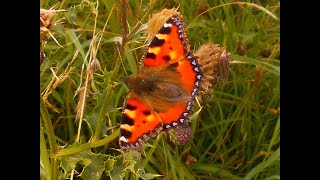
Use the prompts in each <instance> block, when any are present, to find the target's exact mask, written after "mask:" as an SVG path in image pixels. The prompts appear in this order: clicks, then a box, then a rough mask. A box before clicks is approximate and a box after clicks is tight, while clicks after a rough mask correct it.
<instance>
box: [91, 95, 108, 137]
mask: <svg viewBox="0 0 320 180" xmlns="http://www.w3.org/2000/svg"><path fill="white" fill-rule="evenodd" d="M104 93H105V96H104V99H103V103H102V107H101V110H100V113H99V117H98V119H97V128H96V131H95V132H94V135H93V137H92V138H93V140H98V139H99V138H100V132H101V128H102V126H103V123H105V122H104V119H105V114H106V110H107V105H108V103H109V98H110V90H109V89H106V91H105V92H104Z"/></svg>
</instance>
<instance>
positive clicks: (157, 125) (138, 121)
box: [119, 93, 162, 151]
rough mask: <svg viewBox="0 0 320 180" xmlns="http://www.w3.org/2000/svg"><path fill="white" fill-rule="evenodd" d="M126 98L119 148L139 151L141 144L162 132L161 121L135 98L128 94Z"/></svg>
mask: <svg viewBox="0 0 320 180" xmlns="http://www.w3.org/2000/svg"><path fill="white" fill-rule="evenodd" d="M127 97H128V100H127V102H126V103H125V107H124V109H123V112H122V123H121V126H120V133H121V135H120V139H119V141H120V146H121V147H122V149H124V151H128V150H131V149H135V150H140V148H141V144H142V143H143V142H145V141H147V140H149V139H150V137H155V136H156V135H157V134H158V133H159V132H160V131H161V130H162V121H161V119H160V117H159V115H158V114H157V113H156V112H154V111H152V110H151V109H150V108H149V107H148V106H147V105H145V104H144V103H143V102H142V101H140V100H138V98H137V97H134V96H132V94H130V93H129V94H128V96H127Z"/></svg>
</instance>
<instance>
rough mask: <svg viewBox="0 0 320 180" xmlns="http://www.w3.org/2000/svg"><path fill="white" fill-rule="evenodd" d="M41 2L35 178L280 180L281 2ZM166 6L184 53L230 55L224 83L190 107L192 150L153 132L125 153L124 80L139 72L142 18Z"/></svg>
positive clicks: (142, 47)
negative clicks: (181, 25) (216, 50)
mask: <svg viewBox="0 0 320 180" xmlns="http://www.w3.org/2000/svg"><path fill="white" fill-rule="evenodd" d="M40 2H41V8H43V9H46V10H49V9H50V8H52V7H53V8H52V10H50V11H43V12H45V13H47V15H46V16H42V17H43V19H45V20H47V21H46V22H45V23H42V24H41V23H40V26H41V28H42V29H41V42H40V54H41V55H40V56H41V66H40V78H41V81H40V83H41V84H40V88H41V89H40V92H41V97H40V108H41V109H40V110H41V119H40V160H41V161H40V177H41V179H67V178H68V179H69V178H70V179H138V178H142V179H152V178H155V179H269V180H271V179H280V2H279V0H278V1H277V0H261V1H248V2H239V1H232V0H219V1H213V0H198V1H185V0H168V1H157V0H152V1H146V0H141V1H130V0H119V1H113V0H101V1H94V0H85V1H80V0H74V1H68V0H62V1H55V0H41V1H40ZM174 7H175V8H176V7H179V8H178V11H179V12H180V13H181V14H182V15H183V18H184V21H186V22H188V26H187V28H186V31H187V36H188V39H189V41H190V45H191V50H192V52H195V51H196V50H197V49H198V48H199V47H200V46H201V45H203V44H206V43H208V42H211V43H214V44H220V45H221V46H222V47H226V49H227V50H228V51H229V52H230V76H229V79H228V80H227V81H226V82H225V83H224V85H222V86H220V87H218V88H215V89H214V90H212V91H211V92H212V95H213V99H212V100H205V99H203V101H200V106H199V105H196V107H195V109H194V112H195V113H194V114H193V116H192V117H191V118H190V120H191V123H190V126H191V129H192V131H193V133H194V135H193V139H192V140H191V142H190V143H188V144H187V145H183V146H181V145H174V144H172V143H171V142H170V141H169V137H168V135H166V134H161V135H159V136H158V137H157V138H155V139H154V140H151V141H149V142H148V143H145V146H144V149H143V151H142V153H141V154H139V153H136V152H130V153H126V154H124V153H122V152H121V151H120V149H119V144H118V137H119V123H120V121H121V108H122V105H123V101H124V97H125V94H126V93H127V91H128V89H127V87H126V86H125V84H124V83H123V82H122V79H123V78H124V77H127V76H128V75H131V74H135V73H136V72H137V69H138V61H139V59H140V58H141V56H142V55H143V54H144V51H145V50H146V47H147V45H146V44H145V40H146V37H147V34H146V30H147V22H148V18H149V17H150V16H151V14H153V13H157V12H160V11H161V10H162V9H164V8H168V9H170V8H174ZM48 13H49V15H48ZM123 17H125V19H126V21H121V19H122V18H123ZM123 22H124V23H123ZM126 27H127V29H126ZM200 100H201V98H200Z"/></svg>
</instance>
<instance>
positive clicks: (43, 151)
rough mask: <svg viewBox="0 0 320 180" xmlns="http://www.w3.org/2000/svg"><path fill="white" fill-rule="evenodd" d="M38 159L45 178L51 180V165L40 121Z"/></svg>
mask: <svg viewBox="0 0 320 180" xmlns="http://www.w3.org/2000/svg"><path fill="white" fill-rule="evenodd" d="M40 157H41V160H42V162H43V166H44V170H45V172H46V178H47V179H48V180H51V179H52V174H51V171H50V169H51V164H50V160H49V156H48V151H47V147H46V141H45V138H44V133H43V127H41V121H40Z"/></svg>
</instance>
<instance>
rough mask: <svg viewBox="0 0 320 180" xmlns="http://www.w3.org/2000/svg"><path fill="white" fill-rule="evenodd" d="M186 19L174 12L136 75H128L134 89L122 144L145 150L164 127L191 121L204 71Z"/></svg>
mask: <svg viewBox="0 0 320 180" xmlns="http://www.w3.org/2000/svg"><path fill="white" fill-rule="evenodd" d="M185 25H186V24H185V23H184V22H183V21H182V19H181V17H180V16H179V15H173V16H171V17H169V18H168V20H167V21H166V22H165V23H164V24H163V26H162V27H161V29H160V30H159V32H158V33H157V34H156V35H155V37H154V39H153V40H152V41H151V43H150V45H149V47H148V50H147V51H146V53H145V55H144V56H143V57H142V59H141V61H142V64H141V66H142V67H140V69H139V72H138V74H137V76H136V77H128V78H127V79H125V82H126V84H127V86H128V87H129V89H130V91H129V93H128V94H127V96H126V101H125V103H124V107H123V111H122V123H121V126H120V138H119V144H120V147H121V148H122V149H123V151H125V152H127V151H130V150H138V151H140V150H141V145H142V143H143V142H146V141H148V140H149V139H150V138H153V137H156V136H157V135H158V134H159V133H160V132H161V131H167V130H169V129H172V128H175V127H178V126H181V125H187V124H188V119H189V116H190V114H191V113H192V108H193V103H194V98H195V96H196V95H197V93H198V92H199V90H200V82H201V80H202V77H203V73H202V71H201V69H200V66H199V65H198V60H197V59H196V58H195V57H194V56H193V55H192V54H191V52H190V50H189V42H188V40H187V38H186V32H185V29H184V28H185Z"/></svg>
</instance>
